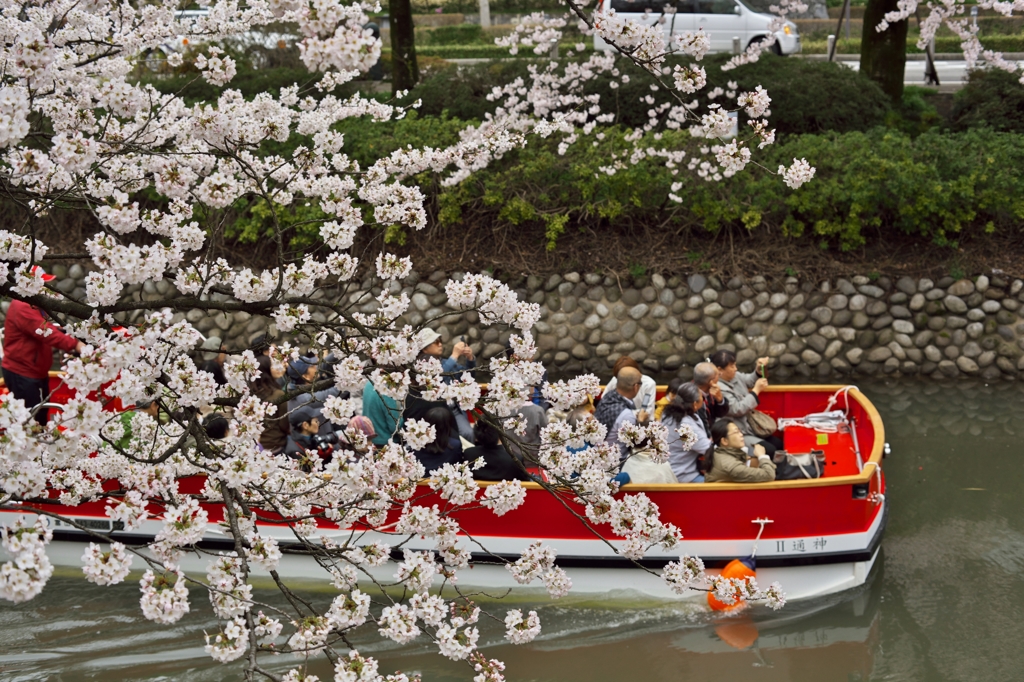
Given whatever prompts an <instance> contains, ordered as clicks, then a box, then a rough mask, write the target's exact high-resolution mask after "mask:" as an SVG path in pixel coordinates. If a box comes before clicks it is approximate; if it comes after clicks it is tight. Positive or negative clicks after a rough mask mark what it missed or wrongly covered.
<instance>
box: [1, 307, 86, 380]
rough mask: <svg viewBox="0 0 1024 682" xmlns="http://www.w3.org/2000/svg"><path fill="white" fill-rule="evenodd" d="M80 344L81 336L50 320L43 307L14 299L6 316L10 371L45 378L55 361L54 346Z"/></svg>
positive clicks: (6, 362)
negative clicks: (44, 314)
mask: <svg viewBox="0 0 1024 682" xmlns="http://www.w3.org/2000/svg"><path fill="white" fill-rule="evenodd" d="M37 330H41V331H40V333H38V334H37V333H36V331H37ZM44 334H45V336H44ZM77 346H78V340H77V339H75V338H73V337H70V336H68V335H67V334H65V333H64V332H62V331H61V330H60V327H58V326H57V325H55V324H52V323H50V322H47V321H46V318H45V317H43V311H42V310H40V309H39V308H37V307H35V306H34V305H30V304H28V303H25V302H24V301H17V300H15V301H11V307H10V308H8V309H7V318H6V319H5V320H4V360H3V368H4V369H6V370H7V371H8V372H13V373H14V374H18V375H20V376H23V377H27V378H29V379H45V378H47V377H48V376H49V371H50V367H51V366H52V365H53V349H54V348H57V349H60V350H62V351H64V352H66V353H70V352H71V351H73V350H75V347H77Z"/></svg>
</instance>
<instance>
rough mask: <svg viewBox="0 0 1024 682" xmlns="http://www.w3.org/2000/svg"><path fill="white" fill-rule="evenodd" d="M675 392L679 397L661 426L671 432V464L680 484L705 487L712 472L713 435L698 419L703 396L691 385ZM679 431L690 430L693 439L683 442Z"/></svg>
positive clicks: (686, 385) (669, 455) (668, 439)
mask: <svg viewBox="0 0 1024 682" xmlns="http://www.w3.org/2000/svg"><path fill="white" fill-rule="evenodd" d="M676 390H677V392H676V397H675V398H674V399H673V400H672V402H671V403H669V404H668V405H666V406H665V411H664V412H662V415H661V422H662V423H663V424H664V425H665V428H666V429H668V438H667V441H668V453H669V454H668V463H669V464H670V465H672V473H674V474H675V475H676V480H677V481H679V482H680V483H703V482H704V474H706V473H707V472H708V471H709V470H710V468H711V461H710V460H711V456H710V450H711V435H710V434H709V433H708V432H707V431H706V430H705V429H704V420H703V419H701V418H700V416H698V415H697V411H698V410H699V409H700V408H701V407H703V406H704V396H703V395H702V394H701V392H700V389H699V388H697V386H696V385H695V384H693V383H689V382H687V383H685V384H681V385H680V386H679V387H678V388H677V389H676ZM680 429H683V430H684V431H686V430H688V431H689V432H690V433H692V434H693V436H692V438H689V437H688V438H685V439H684V438H683V436H682V435H680V433H679V431H680ZM701 465H703V466H701Z"/></svg>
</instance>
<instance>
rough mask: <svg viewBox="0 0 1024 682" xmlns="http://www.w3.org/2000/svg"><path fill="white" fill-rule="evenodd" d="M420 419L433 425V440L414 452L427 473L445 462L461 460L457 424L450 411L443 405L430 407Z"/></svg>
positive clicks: (450, 462)
mask: <svg viewBox="0 0 1024 682" xmlns="http://www.w3.org/2000/svg"><path fill="white" fill-rule="evenodd" d="M420 419H423V421H425V422H427V423H428V424H430V425H431V426H433V427H434V441H433V442H432V443H428V444H427V446H426V447H424V448H423V449H422V450H417V451H416V453H415V454H416V459H418V460H419V461H420V463H421V464H423V468H424V469H425V470H426V472H427V474H428V475H429V474H430V473H431V472H433V471H434V470H436V469H440V468H441V467H442V466H444V465H445V464H458V463H459V462H461V461H462V441H460V440H459V425H458V424H456V423H455V415H453V414H452V411H451V410H449V409H448V408H447V407H445V406H444V405H441V406H440V407H432V408H430V409H429V410H427V411H426V412H425V413H423V416H422V417H420Z"/></svg>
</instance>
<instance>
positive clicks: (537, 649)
mask: <svg viewBox="0 0 1024 682" xmlns="http://www.w3.org/2000/svg"><path fill="white" fill-rule="evenodd" d="M862 388H863V389H864V390H865V392H866V393H867V394H868V395H869V396H870V397H871V399H872V400H873V401H874V402H875V404H876V405H877V406H878V408H879V410H880V411H881V413H882V417H883V419H884V420H885V424H886V427H887V430H888V438H887V439H888V440H889V442H890V443H891V444H892V451H893V454H892V456H891V457H890V458H889V459H888V460H886V462H885V470H886V474H887V476H888V481H889V501H890V503H891V505H892V507H891V514H890V520H889V528H888V531H887V534H886V537H885V542H884V546H883V556H882V558H881V559H880V561H879V562H878V564H877V566H876V569H875V571H874V573H873V575H872V578H871V581H870V582H869V583H868V584H867V585H865V586H864V587H863V588H860V589H858V590H854V591H851V592H847V593H844V594H842V595H836V596H833V597H830V598H826V599H821V600H817V601H814V602H804V603H798V604H793V605H790V606H788V607H787V608H785V609H784V610H782V611H781V612H779V613H770V612H768V611H767V610H766V609H764V608H762V607H758V608H755V609H752V610H751V612H750V613H749V614H748V615H746V616H743V617H741V618H738V619H731V620H725V621H722V620H715V619H714V618H712V617H711V616H710V615H709V614H707V613H706V612H705V611H704V610H703V609H701V608H699V606H696V605H691V604H669V605H658V604H623V603H602V602H600V601H593V600H582V599H573V598H572V597H569V598H568V599H564V600H562V601H560V602H545V603H540V604H535V605H531V607H532V608H536V609H537V611H538V612H539V613H540V615H541V618H542V622H543V627H544V634H543V635H542V636H541V637H540V638H539V639H538V640H537V641H535V642H534V643H533V644H531V645H528V646H524V647H513V646H511V645H507V644H503V643H502V642H503V640H502V637H501V635H502V630H503V626H500V625H498V624H496V623H484V624H483V625H482V628H481V631H482V636H481V642H482V643H483V644H484V650H485V652H486V653H487V655H488V656H489V657H492V658H500V659H502V660H504V661H506V663H507V666H508V667H507V670H506V673H507V676H508V678H509V679H510V680H551V681H556V680H557V681H559V682H561V681H566V680H580V681H584V680H586V681H588V682H620V681H623V680H635V679H642V680H644V682H657V681H659V680H666V681H667V680H672V681H676V680H682V679H698V680H739V679H742V680H744V681H745V682H761V681H766V682H767V681H773V680H788V681H791V682H804V681H806V682H825V681H832V680H835V681H842V682H853V681H856V680H900V681H903V680H929V681H931V680H935V681H938V680H970V681H971V682H974V681H978V680H1000V681H1001V680H1015V679H1021V677H1022V673H1021V671H1022V670H1024V646H1021V637H1022V636H1024V579H1022V578H1024V503H1022V502H1024V497H1022V495H1021V491H1022V490H1024V447H1022V442H1024V419H1022V418H1021V416H1022V415H1024V385H1015V384H995V385H991V386H984V385H982V384H963V383H961V384H956V385H954V384H950V385H940V384H925V383H916V382H911V381H902V382H899V383H895V382H891V383H890V382H870V383H868V382H865V383H862ZM808 513H820V512H818V511H815V510H808ZM193 594H194V597H193V611H192V613H190V614H189V615H188V616H186V617H185V618H184V619H182V621H180V622H179V623H178V624H176V625H175V626H172V627H164V626H156V625H154V624H152V623H150V622H148V621H146V620H145V619H143V618H142V616H141V614H140V612H139V609H138V587H137V584H136V583H128V584H123V585H119V586H116V587H108V588H104V587H97V586H94V585H91V584H89V583H87V582H85V581H84V580H83V579H81V578H78V577H76V576H74V575H72V574H70V573H68V574H65V575H61V576H58V577H55V578H54V579H53V580H52V581H51V583H50V585H49V586H48V588H47V589H46V591H45V592H44V593H43V595H42V596H40V597H38V598H37V599H35V600H34V601H32V602H30V603H28V604H22V605H18V606H12V605H10V604H9V603H6V602H5V603H2V604H0V679H2V680H5V681H13V680H53V681H57V680H60V681H62V682H71V681H74V680H105V681H106V680H182V681H198V680H204V681H205V680H225V679H236V678H237V677H238V675H237V672H236V670H235V669H233V668H230V667H227V668H226V667H224V666H221V665H219V664H217V663H215V662H213V661H212V660H211V659H210V658H209V657H207V656H206V655H205V654H204V652H203V649H202V644H203V640H202V633H203V631H204V630H207V631H213V629H214V628H215V627H216V625H215V624H216V621H215V619H214V617H213V614H212V611H211V610H210V608H209V605H208V604H207V603H205V601H204V600H200V599H199V598H198V596H199V595H198V593H195V592H194V593H193ZM258 596H259V597H262V598H265V599H268V600H275V601H276V599H277V598H276V597H275V595H274V594H273V593H272V592H270V591H258ZM309 596H310V598H312V599H314V600H317V601H322V602H325V603H326V602H327V601H328V600H329V599H330V596H329V595H328V593H326V592H321V593H315V592H313V593H310V594H309ZM495 612H502V611H501V608H500V607H499V608H497V609H495ZM751 642H753V644H752V645H751V644H750V643H751ZM361 644H362V645H363V646H361V648H363V649H364V652H365V653H372V654H373V655H374V656H376V657H378V658H379V659H380V660H381V662H382V666H381V668H382V672H391V671H394V670H403V671H406V672H420V673H422V674H423V676H424V679H429V680H470V679H472V677H473V672H472V671H471V669H470V668H469V667H468V666H466V665H465V664H460V663H454V662H451V661H447V660H446V659H443V658H441V657H440V656H438V655H436V654H434V653H433V649H432V647H431V646H429V645H428V644H427V643H426V642H423V643H422V644H420V645H419V646H412V647H405V648H402V647H398V646H396V645H389V644H388V643H386V642H382V641H381V640H380V639H379V638H378V637H376V635H373V636H365V637H364V641H363V642H361ZM737 647H739V648H737ZM292 665H294V663H293V661H292V660H291V658H290V657H288V656H281V657H280V658H277V659H272V660H269V667H271V668H272V669H274V670H275V671H278V672H284V671H286V670H287V669H289V668H290V667H291V666H292ZM310 672H315V673H317V674H319V675H320V676H321V679H326V680H329V679H331V671H330V669H329V668H328V667H327V666H326V665H324V664H321V665H320V666H316V665H314V666H312V669H311V670H310Z"/></svg>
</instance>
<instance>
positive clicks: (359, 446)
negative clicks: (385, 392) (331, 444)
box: [342, 415, 377, 456]
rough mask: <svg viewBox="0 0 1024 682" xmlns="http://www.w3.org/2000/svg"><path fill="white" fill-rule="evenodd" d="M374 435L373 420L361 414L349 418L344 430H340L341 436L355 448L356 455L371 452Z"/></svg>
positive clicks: (375, 433)
mask: <svg viewBox="0 0 1024 682" xmlns="http://www.w3.org/2000/svg"><path fill="white" fill-rule="evenodd" d="M376 435H377V432H376V431H375V430H374V428H373V422H371V421H370V420H369V419H368V418H367V417H364V416H363V415H356V416H355V417H352V418H351V419H349V420H348V424H347V425H346V426H345V430H344V431H342V437H343V438H344V440H345V442H346V443H348V444H349V445H350V446H351V447H352V449H353V450H355V452H356V455H357V456H358V455H365V454H367V453H369V452H373V450H374V446H373V438H374V436H376Z"/></svg>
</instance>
